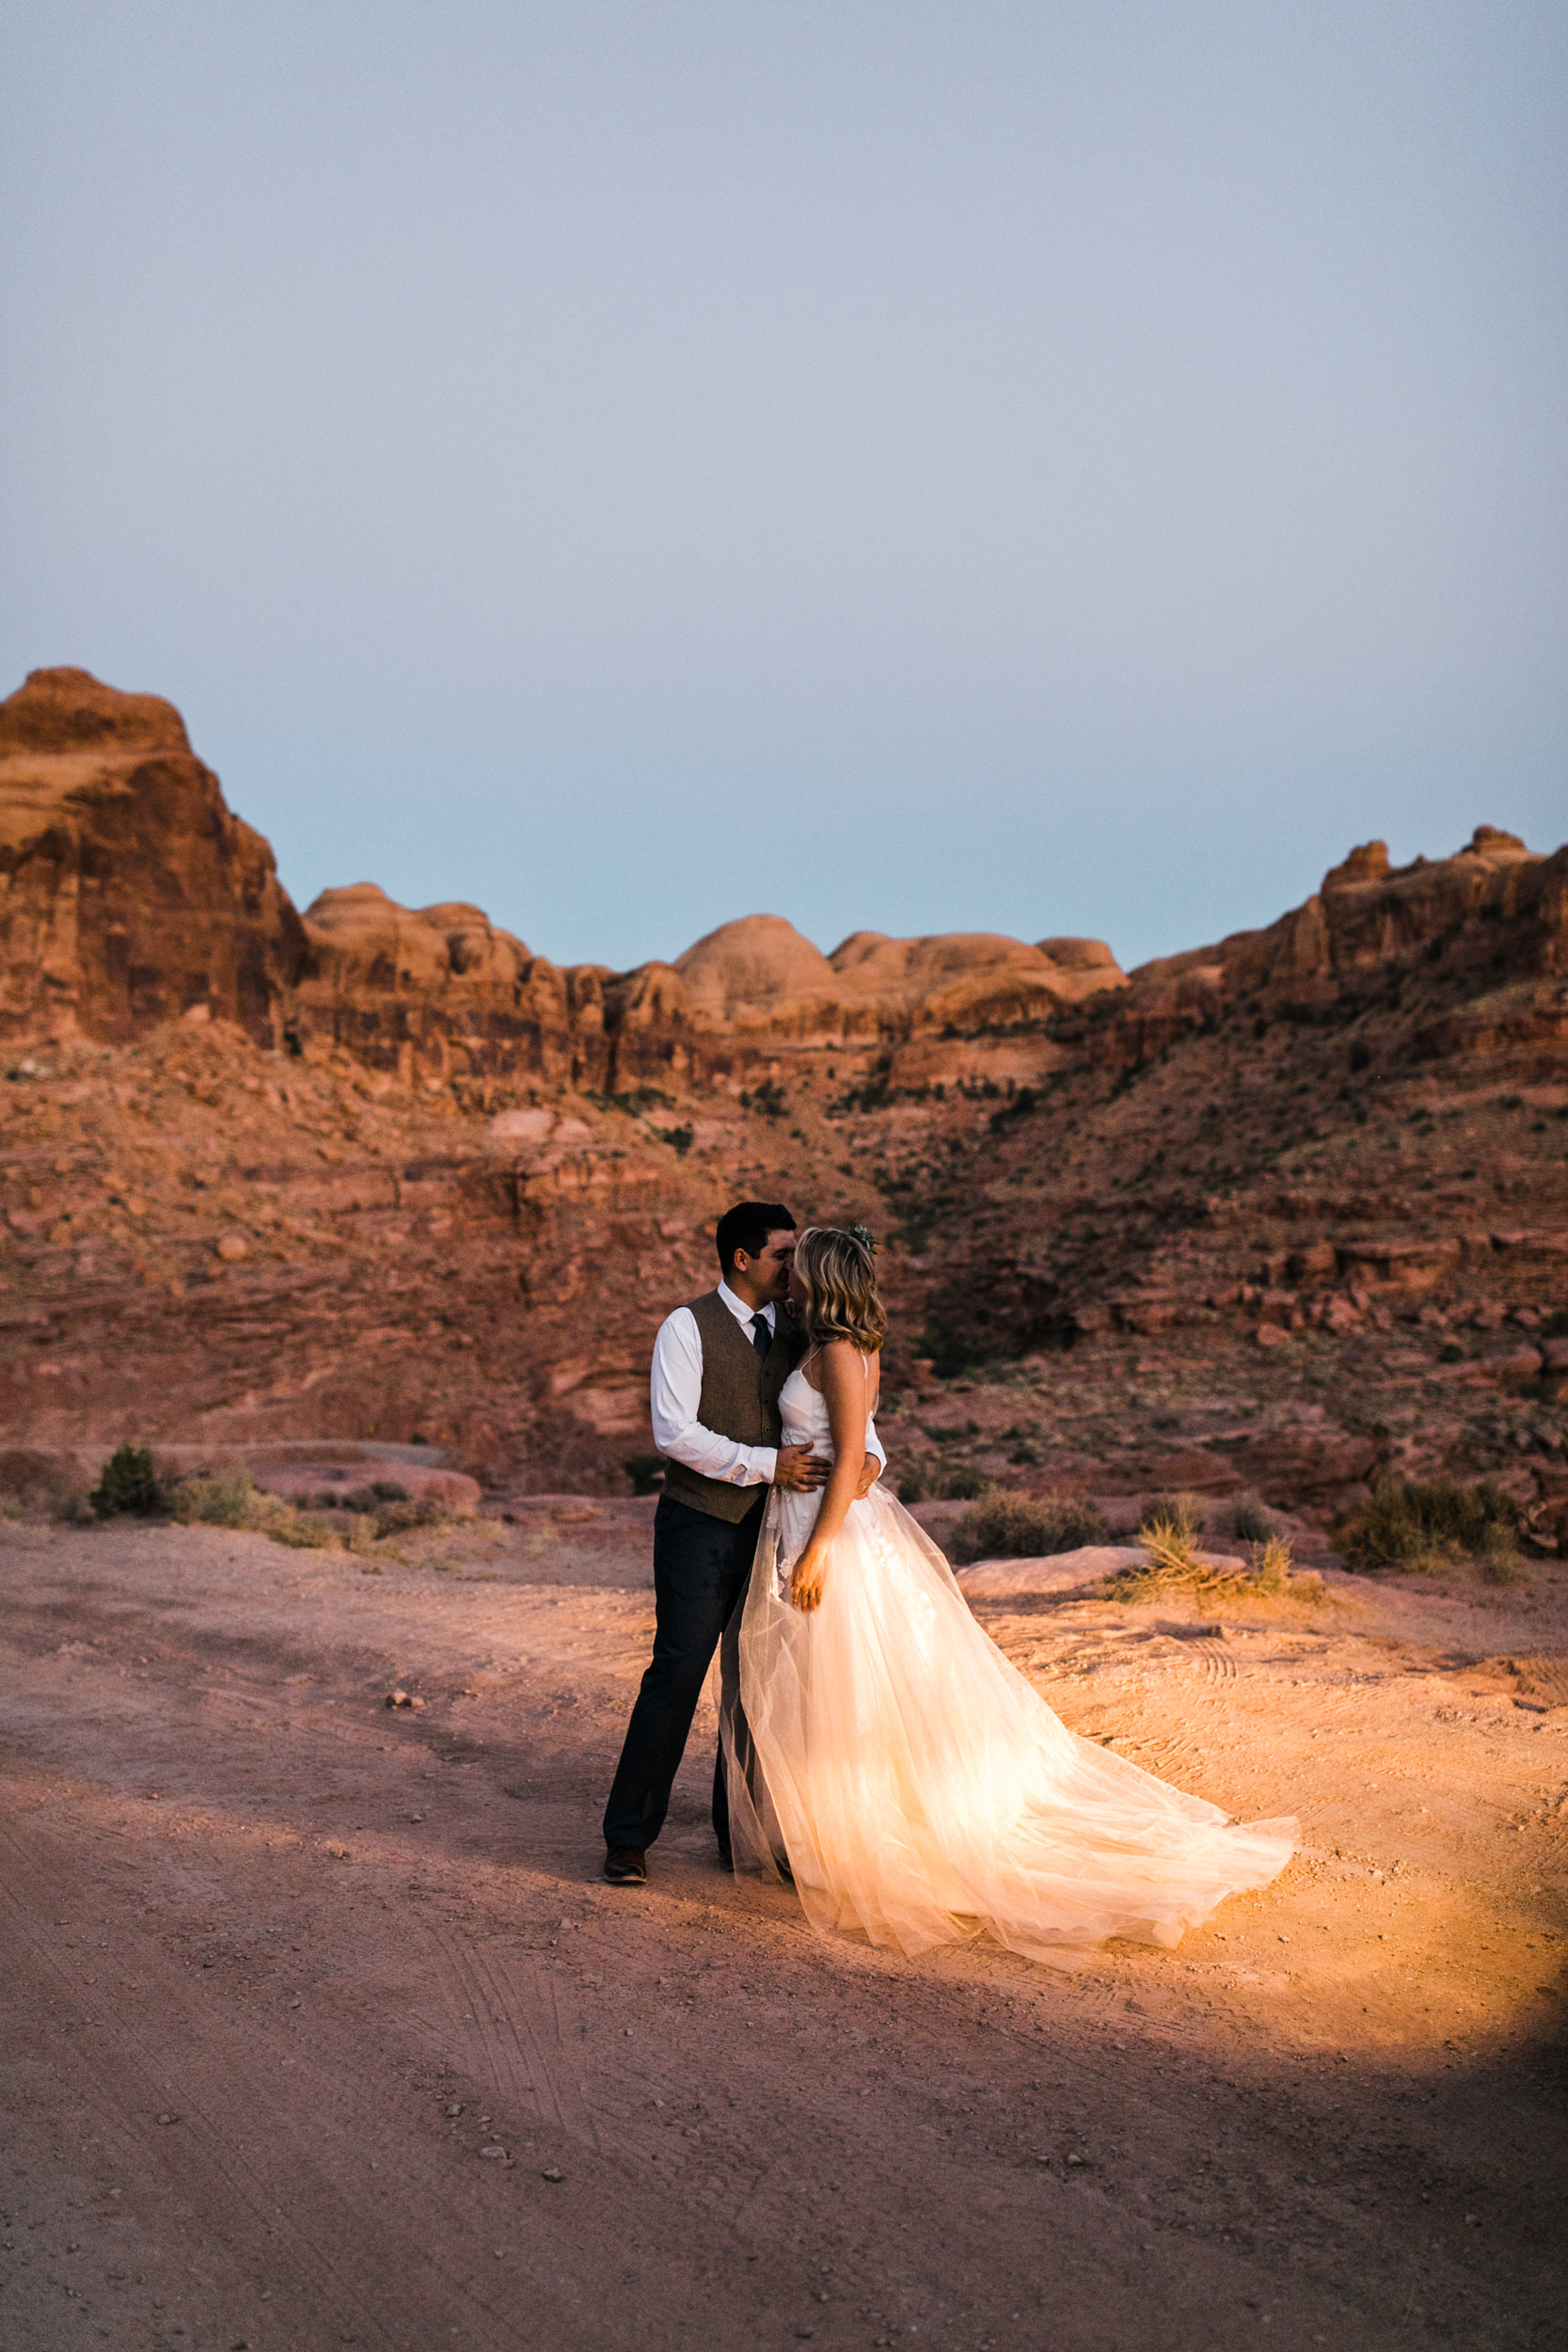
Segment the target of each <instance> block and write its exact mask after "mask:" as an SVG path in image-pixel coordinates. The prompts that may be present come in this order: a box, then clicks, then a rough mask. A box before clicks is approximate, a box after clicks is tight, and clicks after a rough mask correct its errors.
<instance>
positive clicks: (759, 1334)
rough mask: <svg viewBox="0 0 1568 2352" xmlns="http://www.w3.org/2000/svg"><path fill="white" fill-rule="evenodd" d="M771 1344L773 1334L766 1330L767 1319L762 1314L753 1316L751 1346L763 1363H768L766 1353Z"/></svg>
mask: <svg viewBox="0 0 1568 2352" xmlns="http://www.w3.org/2000/svg"><path fill="white" fill-rule="evenodd" d="M772 1344H773V1334H772V1332H771V1331H770V1330H769V1329H768V1317H767V1316H766V1315H764V1314H755V1315H753V1316H752V1346H753V1347H754V1348H755V1349H756V1351H757V1354H758V1355H759V1356H760V1357H761V1359H762V1360H763V1362H764V1363H766V1362H767V1361H768V1349H769V1348H770V1347H771V1346H772Z"/></svg>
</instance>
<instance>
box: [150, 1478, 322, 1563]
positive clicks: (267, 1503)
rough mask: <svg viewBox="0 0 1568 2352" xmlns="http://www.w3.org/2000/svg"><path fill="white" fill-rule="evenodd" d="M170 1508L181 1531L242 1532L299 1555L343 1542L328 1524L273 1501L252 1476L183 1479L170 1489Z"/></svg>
mask: <svg viewBox="0 0 1568 2352" xmlns="http://www.w3.org/2000/svg"><path fill="white" fill-rule="evenodd" d="M167 1504H168V1515H169V1518H171V1519H173V1520H174V1521H175V1522H176V1523H177V1524H178V1525H179V1526H181V1527H233V1528H243V1529H245V1530H246V1531H247V1532H249V1533H250V1534H257V1535H270V1536H271V1538H272V1540H273V1542H274V1543H277V1544H289V1545H291V1546H292V1547H293V1549H295V1550H299V1551H325V1550H327V1549H330V1548H331V1546H332V1545H334V1544H335V1543H336V1542H337V1540H338V1539H337V1537H336V1536H335V1535H334V1534H333V1532H332V1530H331V1528H330V1527H329V1526H328V1524H327V1522H326V1521H325V1519H324V1518H320V1517H319V1516H318V1515H317V1514H316V1513H315V1512H313V1511H300V1510H296V1509H295V1507H294V1505H293V1503H292V1502H284V1501H283V1498H282V1497H281V1495H269V1494H268V1493H267V1492H266V1491H265V1489H264V1488H262V1487H261V1486H258V1485H257V1484H256V1481H255V1480H254V1479H253V1478H252V1476H251V1475H250V1472H249V1471H248V1470H235V1471H234V1472H233V1473H232V1474H231V1475H230V1477H228V1478H212V1477H207V1476H203V1475H201V1474H199V1473H198V1475H197V1476H196V1477H194V1478H182V1479H181V1481H180V1483H179V1485H178V1486H174V1487H172V1488H171V1489H170V1491H169V1495H168V1498H167Z"/></svg>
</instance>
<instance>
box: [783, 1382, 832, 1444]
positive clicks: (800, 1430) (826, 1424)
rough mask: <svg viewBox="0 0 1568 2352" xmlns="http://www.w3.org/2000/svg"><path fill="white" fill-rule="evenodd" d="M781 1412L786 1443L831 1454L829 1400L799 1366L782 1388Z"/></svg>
mask: <svg viewBox="0 0 1568 2352" xmlns="http://www.w3.org/2000/svg"><path fill="white" fill-rule="evenodd" d="M779 1411H780V1414H781V1415H782V1417H783V1420H784V1443H785V1445H809V1446H810V1447H811V1448H812V1451H813V1452H814V1453H816V1454H832V1450H833V1446H832V1435H831V1428H832V1424H831V1422H830V1420H829V1415H828V1400H827V1398H826V1397H825V1396H824V1395H823V1394H822V1393H821V1391H820V1390H818V1389H814V1388H813V1387H812V1385H811V1382H810V1381H809V1380H808V1379H807V1378H806V1375H805V1372H804V1370H803V1369H802V1368H801V1367H800V1366H799V1365H797V1367H796V1369H795V1370H794V1371H793V1372H792V1373H791V1374H790V1375H789V1378H788V1379H787V1380H786V1381H785V1382H784V1387H783V1388H782V1389H781V1390H780V1391H779Z"/></svg>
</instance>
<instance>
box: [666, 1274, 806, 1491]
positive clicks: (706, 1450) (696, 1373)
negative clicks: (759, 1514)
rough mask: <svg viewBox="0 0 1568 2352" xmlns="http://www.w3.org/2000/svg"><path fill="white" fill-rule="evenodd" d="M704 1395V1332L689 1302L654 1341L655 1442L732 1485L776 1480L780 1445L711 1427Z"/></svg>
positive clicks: (674, 1456) (668, 1319)
mask: <svg viewBox="0 0 1568 2352" xmlns="http://www.w3.org/2000/svg"><path fill="white" fill-rule="evenodd" d="M702 1395H703V1335H702V1333H701V1332H700V1331H699V1330H698V1328H697V1318H696V1316H695V1315H694V1314H693V1313H692V1311H691V1310H690V1308H689V1307H677V1308H676V1309H675V1311H674V1313H673V1315H667V1316H666V1317H665V1320H664V1322H663V1323H662V1324H661V1325H660V1327H659V1333H658V1337H657V1340H656V1341H655V1342H654V1363H653V1372H652V1375H651V1377H650V1379H649V1382H648V1403H649V1406H650V1408H651V1410H652V1413H653V1422H654V1443H655V1445H656V1446H657V1448H658V1451H659V1452H660V1454H666V1455H668V1457H669V1459H670V1460H671V1461H672V1462H682V1463H684V1464H685V1466H686V1468H687V1469H688V1470H695V1471H696V1472H697V1473H698V1475H699V1477H702V1478H717V1479H719V1480H720V1481H721V1483H722V1484H723V1485H724V1486H771V1485H772V1483H773V1479H774V1475H775V1472H776V1471H777V1469H778V1461H779V1456H778V1450H777V1449H776V1448H775V1447H773V1446H770V1445H737V1444H736V1441H735V1439H734V1438H721V1436H720V1435H719V1432H718V1431H717V1430H716V1429H706V1428H705V1427H704V1425H703V1423H702V1422H700V1421H699V1420H698V1418H697V1409H698V1406H700V1404H701V1403H702Z"/></svg>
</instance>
